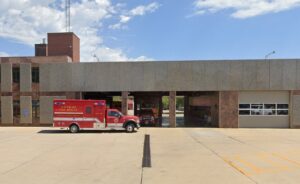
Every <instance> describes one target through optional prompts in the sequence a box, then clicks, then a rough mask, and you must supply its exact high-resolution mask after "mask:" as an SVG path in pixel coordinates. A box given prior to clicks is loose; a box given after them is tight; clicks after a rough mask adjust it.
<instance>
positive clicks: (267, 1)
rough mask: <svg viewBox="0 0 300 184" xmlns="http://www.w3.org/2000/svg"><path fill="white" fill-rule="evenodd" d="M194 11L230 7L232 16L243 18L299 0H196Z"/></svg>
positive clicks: (282, 8)
mask: <svg viewBox="0 0 300 184" xmlns="http://www.w3.org/2000/svg"><path fill="white" fill-rule="evenodd" d="M194 5H195V7H196V9H197V10H196V13H197V12H201V14H203V12H205V13H215V12H218V11H221V10H225V9H231V10H233V11H234V12H233V13H232V14H231V16H232V17H234V18H239V19H245V18H249V17H254V16H258V15H263V14H268V13H277V12H281V11H286V10H289V9H292V8H295V7H298V6H300V0H196V1H195V2H194Z"/></svg>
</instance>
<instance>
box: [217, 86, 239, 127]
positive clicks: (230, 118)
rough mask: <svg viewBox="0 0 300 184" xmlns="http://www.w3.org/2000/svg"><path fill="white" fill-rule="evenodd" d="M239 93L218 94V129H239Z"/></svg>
mask: <svg viewBox="0 0 300 184" xmlns="http://www.w3.org/2000/svg"><path fill="white" fill-rule="evenodd" d="M238 109H239V93H238V92H235V91H220V93H219V127H220V128H238V127H239V112H238Z"/></svg>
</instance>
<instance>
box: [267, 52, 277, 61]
mask: <svg viewBox="0 0 300 184" xmlns="http://www.w3.org/2000/svg"><path fill="white" fill-rule="evenodd" d="M275 53H276V52H275V51H272V52H270V53H269V54H267V55H266V56H265V59H266V60H267V59H268V58H269V57H270V56H271V55H273V54H275Z"/></svg>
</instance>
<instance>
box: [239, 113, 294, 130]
mask: <svg viewBox="0 0 300 184" xmlns="http://www.w3.org/2000/svg"><path fill="white" fill-rule="evenodd" d="M289 126H290V125H289V117H288V116H270V117H269V116H240V117H239V127H240V128H288V127H289Z"/></svg>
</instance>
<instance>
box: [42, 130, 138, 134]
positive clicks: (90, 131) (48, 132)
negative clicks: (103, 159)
mask: <svg viewBox="0 0 300 184" xmlns="http://www.w3.org/2000/svg"><path fill="white" fill-rule="evenodd" d="M81 133H101V134H108V133H116V134H120V133H125V134H127V132H126V131H125V130H82V131H80V132H78V133H74V134H81ZM134 133H136V132H134ZM38 134H72V133H70V132H69V131H68V130H41V131H39V132H38Z"/></svg>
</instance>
